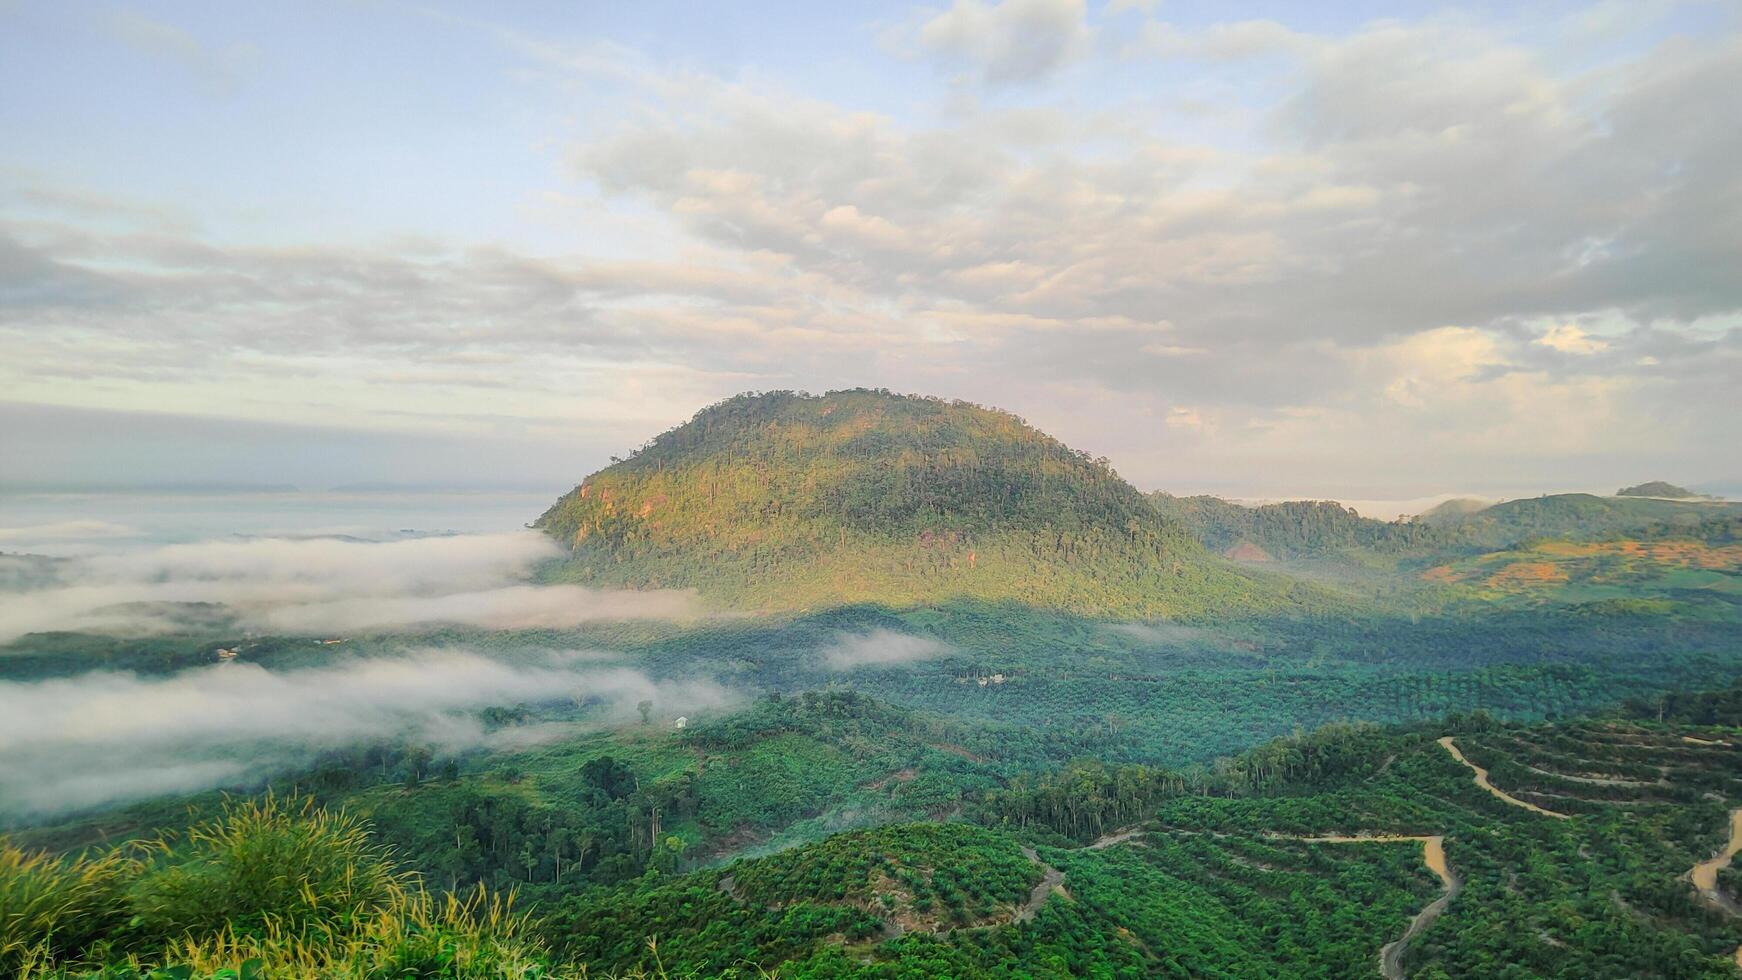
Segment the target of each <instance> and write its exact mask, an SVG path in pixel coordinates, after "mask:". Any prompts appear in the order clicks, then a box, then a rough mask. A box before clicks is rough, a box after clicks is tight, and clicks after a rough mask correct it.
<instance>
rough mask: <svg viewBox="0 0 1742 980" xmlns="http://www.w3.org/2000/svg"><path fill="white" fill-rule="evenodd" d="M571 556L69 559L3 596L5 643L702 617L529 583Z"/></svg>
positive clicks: (488, 545)
mask: <svg viewBox="0 0 1742 980" xmlns="http://www.w3.org/2000/svg"><path fill="white" fill-rule="evenodd" d="M560 555H561V551H560V550H559V549H558V548H557V547H556V546H555V545H554V544H553V543H552V542H551V541H550V540H549V538H547V537H545V536H544V535H542V534H539V533H536V532H532V531H523V532H514V533H508V534H475V535H452V536H446V537H425V538H412V539H407V540H397V541H386V542H371V541H354V540H343V539H336V538H311V539H284V538H259V539H246V540H232V541H204V542H198V543H194V544H176V545H166V546H162V547H157V548H149V549H144V550H138V551H130V552H127V553H123V554H99V555H89V556H85V557H80V558H73V559H69V560H67V561H65V562H61V563H57V564H56V565H54V566H53V567H52V569H51V570H49V571H48V572H47V573H45V574H48V575H51V576H52V578H48V579H46V580H44V581H41V582H37V583H33V585H32V587H31V588H29V589H27V590H25V591H14V592H0V641H6V640H11V639H14V638H16V637H18V636H21V635H24V634H26V633H32V632H44V631H49V630H82V631H90V632H108V633H121V634H127V633H149V632H161V631H165V630H170V629H174V628H177V627H178V625H180V624H182V623H183V622H184V620H185V618H186V616H187V607H188V606H189V604H216V605H217V606H219V607H221V610H222V613H223V615H225V616H227V617H229V618H231V619H233V620H234V621H235V622H236V623H237V624H238V625H239V626H240V627H242V628H245V629H257V630H262V631H270V632H278V633H293V634H300V635H308V634H323V635H330V634H333V633H344V632H349V631H362V630H387V629H405V628H417V627H425V626H431V625H436V624H459V625H470V626H478V627H482V628H485V629H527V628H566V627H573V626H576V625H579V624H581V623H585V622H592V621H595V620H601V619H643V618H657V619H672V618H686V617H690V616H694V615H697V614H698V607H697V605H696V603H695V601H694V597H693V595H692V594H690V593H687V592H678V591H670V590H665V591H652V592H633V591H601V590H594V589H586V588H582V587H580V586H573V585H551V586H541V585H534V584H530V583H528V582H527V581H526V580H527V578H528V576H529V575H530V573H531V571H532V569H533V568H534V567H535V566H536V565H537V564H539V563H540V562H544V561H548V560H551V559H554V558H557V557H558V556H560ZM207 615H208V616H209V612H208V613H207Z"/></svg>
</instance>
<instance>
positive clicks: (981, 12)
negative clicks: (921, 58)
mask: <svg viewBox="0 0 1742 980" xmlns="http://www.w3.org/2000/svg"><path fill="white" fill-rule="evenodd" d="M1093 38H1094V31H1093V30H1092V29H1091V28H1090V27H1089V25H1088V10H1087V7H1086V6H1085V4H1084V3H1083V0H999V2H995V3H986V2H984V0H955V2H954V3H953V4H951V6H950V9H948V10H946V11H943V12H941V13H938V14H937V15H936V16H933V17H931V18H930V19H929V20H927V21H925V23H923V24H921V25H920V27H919V30H918V32H917V34H916V36H915V37H914V41H915V42H916V43H917V45H918V47H919V48H920V50H922V51H924V52H925V53H927V54H929V55H930V56H932V57H934V58H936V59H938V60H939V61H942V62H944V63H946V64H958V65H967V66H968V67H970V68H972V69H973V70H974V71H975V72H977V73H978V74H979V76H980V78H981V80H982V81H984V82H986V83H987V84H991V85H1002V84H1009V83H1013V82H1033V81H1035V80H1037V79H1040V78H1043V77H1045V76H1047V75H1050V74H1052V73H1053V72H1056V71H1058V70H1059V69H1060V68H1062V67H1064V66H1065V65H1068V64H1070V63H1071V62H1072V61H1074V60H1076V59H1078V58H1080V57H1082V56H1083V55H1084V54H1085V53H1087V51H1088V49H1089V46H1090V44H1091V42H1092V41H1093Z"/></svg>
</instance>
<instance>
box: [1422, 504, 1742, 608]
mask: <svg viewBox="0 0 1742 980" xmlns="http://www.w3.org/2000/svg"><path fill="white" fill-rule="evenodd" d="M1421 577H1422V578H1423V579H1424V580H1426V581H1429V582H1435V583H1438V584H1441V585H1447V586H1453V587H1455V588H1458V589H1460V590H1463V591H1465V592H1466V593H1468V594H1469V595H1471V596H1473V597H1477V598H1481V599H1487V600H1496V601H1501V602H1506V603H1512V604H1518V603H1522V604H1526V605H1541V604H1554V605H1570V606H1582V607H1585V608H1588V609H1590V610H1592V611H1601V612H1633V613H1659V612H1672V611H1673V612H1692V611H1695V610H1696V609H1697V610H1703V611H1704V612H1706V613H1708V614H1726V615H1727V614H1731V613H1734V612H1737V611H1742V517H1739V516H1728V517H1714V518H1709V519H1707V520H1704V521H1700V522H1698V523H1693V524H1688V523H1682V522H1676V523H1660V524H1652V525H1648V526H1646V527H1643V528H1639V529H1635V530H1631V531H1621V532H1615V533H1611V534H1607V535H1599V536H1594V537H1591V538H1588V539H1583V540H1580V539H1569V538H1564V537H1563V538H1534V539H1531V540H1528V541H1525V542H1522V543H1519V544H1517V545H1513V546H1511V547H1507V548H1504V549H1502V550H1499V551H1489V552H1486V553H1483V554H1479V555H1473V556H1470V557H1466V558H1460V559H1454V560H1451V561H1446V562H1444V563H1441V564H1437V565H1435V566H1433V567H1432V568H1429V569H1427V570H1426V571H1424V572H1423V573H1421Z"/></svg>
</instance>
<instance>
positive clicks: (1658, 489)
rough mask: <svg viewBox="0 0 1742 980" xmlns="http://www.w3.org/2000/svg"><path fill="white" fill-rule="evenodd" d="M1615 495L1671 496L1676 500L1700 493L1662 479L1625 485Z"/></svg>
mask: <svg viewBox="0 0 1742 980" xmlns="http://www.w3.org/2000/svg"><path fill="white" fill-rule="evenodd" d="M1615 496H1617V497H1670V498H1673V499H1676V500H1688V499H1693V498H1697V497H1699V496H1700V495H1699V494H1697V493H1695V492H1693V491H1692V490H1689V489H1686V488H1685V487H1678V486H1676V485H1675V484H1673V483H1665V482H1664V481H1662V480H1651V481H1649V482H1646V483H1641V484H1639V485H1637V486H1631V487H1623V488H1621V489H1620V490H1617V491H1615Z"/></svg>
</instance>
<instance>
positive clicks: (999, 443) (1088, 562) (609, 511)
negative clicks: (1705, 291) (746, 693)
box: [536, 389, 1308, 615]
mask: <svg viewBox="0 0 1742 980" xmlns="http://www.w3.org/2000/svg"><path fill="white" fill-rule="evenodd" d="M536 526H537V527H539V528H541V529H543V530H545V531H546V532H548V533H550V534H551V535H552V536H553V537H555V538H556V539H557V540H559V541H560V542H562V544H563V545H565V546H566V547H568V548H570V549H571V559H570V561H569V562H568V563H567V565H566V566H565V568H564V569H563V570H562V572H560V573H559V575H560V577H561V578H563V579H566V580H569V581H576V582H582V583H587V584H597V585H615V586H634V587H688V588H696V589H698V590H700V591H701V592H703V593H704V595H709V596H712V597H714V598H717V599H719V600H722V601H725V602H727V603H729V604H732V605H734V606H738V607H741V608H752V609H761V610H768V609H796V608H815V607H819V606H825V605H834V604H840V603H846V602H882V603H888V604H893V605H905V604H915V603H924V602H932V601H937V600H941V599H945V598H957V597H972V598H977V599H985V600H992V601H1011V602H1020V603H1024V604H1029V605H1038V606H1047V607H1053V608H1062V609H1069V610H1072V611H1076V612H1083V613H1092V614H1114V615H1177V614H1192V613H1196V612H1206V611H1208V610H1210V609H1215V608H1227V607H1229V606H1230V605H1233V606H1237V607H1242V608H1275V607H1280V606H1283V605H1287V604H1289V603H1290V602H1293V601H1296V600H1294V599H1291V598H1290V593H1291V592H1294V593H1297V594H1298V595H1300V596H1306V595H1308V591H1307V590H1304V589H1300V588H1294V587H1290V586H1288V585H1286V584H1283V583H1281V582H1280V581H1279V580H1272V579H1269V578H1262V577H1255V576H1253V575H1251V574H1248V573H1245V572H1242V571H1240V570H1237V569H1235V568H1233V567H1232V566H1230V565H1228V564H1227V563H1224V562H1222V561H1220V560H1219V559H1217V558H1215V557H1213V556H1210V555H1209V554H1207V553H1206V552H1205V551H1204V549H1203V548H1202V547H1201V546H1200V545H1199V544H1198V543H1197V542H1196V541H1195V540H1194V539H1193V537H1192V535H1191V534H1190V533H1188V532H1187V531H1186V530H1185V529H1184V528H1183V527H1181V526H1180V525H1179V524H1178V523H1176V522H1174V521H1172V520H1169V519H1167V518H1166V517H1164V516H1162V515H1161V514H1159V513H1158V512H1157V511H1156V510H1155V508H1154V507H1152V506H1151V505H1150V504H1149V502H1148V501H1147V500H1146V499H1145V498H1144V496H1143V494H1142V493H1140V492H1139V491H1137V490H1136V489H1135V488H1133V487H1132V486H1131V485H1130V484H1128V483H1126V482H1125V481H1124V480H1122V479H1120V477H1119V476H1118V475H1117V474H1116V473H1114V472H1113V470H1112V469H1111V468H1110V467H1109V466H1108V464H1107V461H1106V460H1097V459H1093V458H1091V457H1090V456H1088V455H1087V454H1085V453H1081V452H1077V451H1075V450H1072V449H1070V448H1069V447H1067V446H1065V445H1064V444H1063V443H1061V442H1059V441H1058V440H1056V439H1053V438H1052V437H1050V436H1047V435H1045V434H1044V433H1041V432H1039V431H1037V430H1035V429H1034V428H1032V427H1031V426H1029V425H1027V424H1026V423H1025V422H1023V421H1022V420H1021V419H1019V418H1017V417H1015V416H1013V415H1010V414H1007V413H1004V412H999V411H994V410H991V409H986V408H982V407H980V406H977V405H971V404H967V403H965V402H959V401H944V400H941V399H936V398H922V397H916V396H906V395H895V394H891V393H889V392H887V391H880V390H879V391H873V390H864V389H856V390H852V391H839V392H831V393H829V394H826V395H821V396H813V395H807V394H800V393H794V392H769V393H765V394H746V395H740V396H738V397H735V398H732V399H729V400H727V401H724V402H721V403H719V404H717V405H714V406H711V407H709V408H707V409H704V410H703V411H701V412H700V413H698V414H697V415H696V416H695V418H693V419H691V420H690V421H689V422H686V423H684V424H683V425H680V426H678V427H676V428H674V429H672V430H670V431H668V432H666V433H664V434H662V435H660V436H658V437H657V438H655V439H654V440H653V441H652V442H650V443H648V444H647V445H646V446H644V447H642V448H641V449H640V450H639V451H638V452H636V453H635V454H634V455H632V456H631V457H630V458H628V459H626V460H621V461H618V462H616V463H614V464H613V465H612V466H610V467H608V468H606V469H604V470H601V471H600V472H598V473H595V474H593V475H592V476H589V477H588V478H587V479H586V480H585V481H583V482H582V483H581V485H580V486H578V487H576V488H575V489H574V490H573V491H571V492H570V493H569V494H567V495H565V496H564V497H563V498H562V499H560V500H558V501H557V502H556V504H555V505H554V506H552V507H551V508H550V509H549V510H548V511H546V512H545V514H544V515H543V516H542V517H540V518H539V520H538V522H537V525H536Z"/></svg>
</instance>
